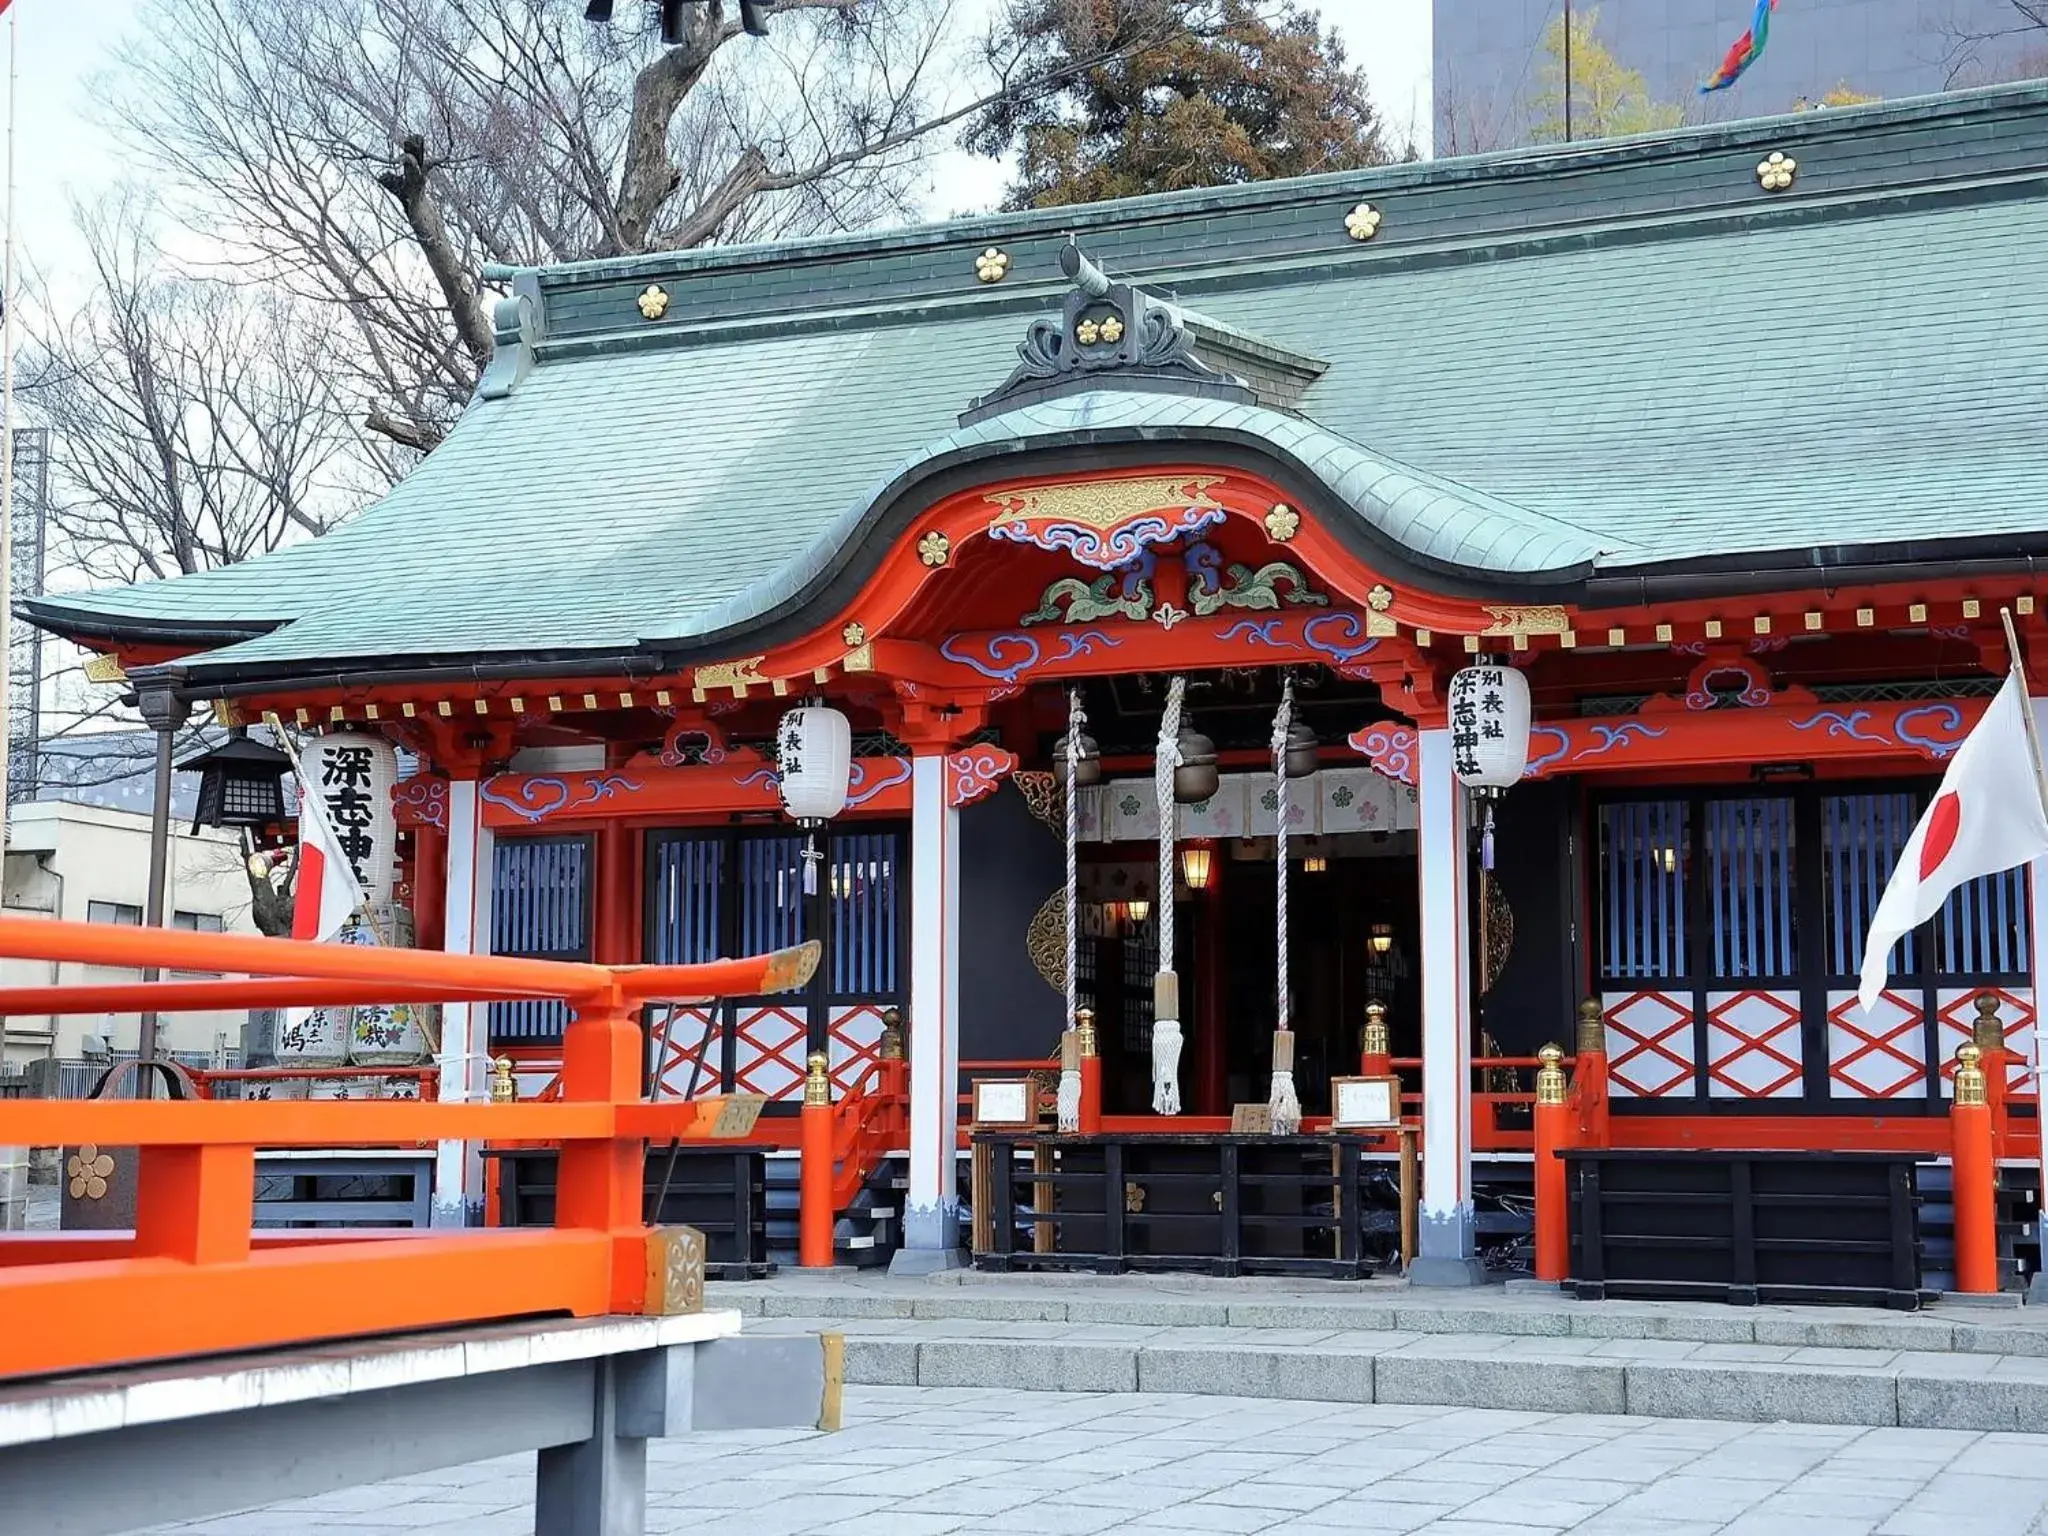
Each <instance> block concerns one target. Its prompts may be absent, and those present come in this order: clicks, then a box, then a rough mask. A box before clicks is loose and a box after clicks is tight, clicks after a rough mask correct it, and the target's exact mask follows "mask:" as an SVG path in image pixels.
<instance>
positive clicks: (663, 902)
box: [647, 836, 727, 965]
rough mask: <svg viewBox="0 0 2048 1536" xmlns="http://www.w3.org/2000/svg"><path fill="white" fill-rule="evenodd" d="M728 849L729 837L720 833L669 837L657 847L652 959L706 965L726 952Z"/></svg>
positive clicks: (652, 896)
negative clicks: (724, 940) (702, 835)
mask: <svg viewBox="0 0 2048 1536" xmlns="http://www.w3.org/2000/svg"><path fill="white" fill-rule="evenodd" d="M726 852H727V848H726V842H725V839H724V838H722V837H716V836H713V837H677V838H664V839H662V840H660V841H658V842H657V843H656V844H655V845H654V850H653V853H654V858H653V868H652V870H651V871H650V872H649V884H650V885H651V886H652V887H653V890H652V891H651V893H650V896H649V899H650V900H651V901H652V902H653V904H654V910H653V920H652V922H651V923H650V924H649V933H648V948H649V951H650V953H649V954H648V956H647V959H648V961H649V963H651V964H654V965H702V964H704V963H705V962H706V961H709V960H716V959H718V958H720V957H721V956H722V955H723V954H724V953H725V946H724V943H723V939H722V936H723V932H724V927H723V924H724V904H725V869H726Z"/></svg>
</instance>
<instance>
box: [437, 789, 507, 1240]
mask: <svg viewBox="0 0 2048 1536" xmlns="http://www.w3.org/2000/svg"><path fill="white" fill-rule="evenodd" d="M476 791H477V786H476V781H475V780H474V779H456V780H453V781H452V782H451V783H450V784H449V785H448V887H447V906H446V907H445V908H444V909H443V910H444V913H445V917H444V922H445V924H446V927H447V939H446V941H445V946H444V947H445V948H446V949H447V951H448V953H449V954H451V955H456V954H462V955H487V954H489V953H490V952H491V850H492V842H493V839H494V834H493V833H492V832H491V830H490V829H489V828H488V827H486V826H485V825H484V824H483V806H482V803H481V801H480V800H479V799H478V797H477V792H476ZM489 1008H490V1005H489V1004H488V1003H447V1004H444V1005H443V1006H442V1009H441V1054H440V1055H439V1056H438V1057H437V1058H436V1061H435V1064H436V1065H437V1066H438V1067H439V1068H440V1069H441V1101H442V1102H443V1103H444V1104H445V1103H461V1102H464V1101H465V1100H475V1099H481V1098H484V1097H486V1096H487V1094H488V1089H487V1087H486V1082H487V1068H488V1061H487V1051H488V1048H489V1045H490V1038H489V1032H488V1031H489V1024H488V1019H489ZM483 1200H484V1176H483V1159H482V1157H481V1156H480V1155H479V1154H478V1151H477V1149H476V1148H475V1147H474V1146H472V1145H471V1144H470V1143H468V1142H466V1141H444V1142H442V1143H441V1144H440V1146H439V1149H438V1150H437V1152H436V1153H435V1157H434V1225H435V1226H437V1227H461V1226H469V1225H472V1224H475V1223H478V1222H481V1221H482V1220H483Z"/></svg>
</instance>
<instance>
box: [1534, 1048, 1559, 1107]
mask: <svg viewBox="0 0 2048 1536" xmlns="http://www.w3.org/2000/svg"><path fill="white" fill-rule="evenodd" d="M1536 1059H1537V1060H1538V1061H1540V1062H1542V1063H1543V1065H1542V1066H1540V1067H1538V1068H1537V1069H1536V1102H1537V1103H1538V1104H1562V1103H1564V1101H1565V1081H1564V1048H1563V1047H1562V1046H1559V1045H1555V1044H1552V1045H1546V1046H1544V1047H1543V1049H1542V1050H1540V1051H1538V1052H1537V1053H1536Z"/></svg>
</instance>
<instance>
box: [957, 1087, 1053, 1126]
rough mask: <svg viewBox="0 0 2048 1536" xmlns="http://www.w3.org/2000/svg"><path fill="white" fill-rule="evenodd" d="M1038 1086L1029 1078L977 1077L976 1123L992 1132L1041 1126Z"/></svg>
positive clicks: (975, 1095) (974, 1120) (975, 1089)
mask: <svg viewBox="0 0 2048 1536" xmlns="http://www.w3.org/2000/svg"><path fill="white" fill-rule="evenodd" d="M1036 1086H1037V1085H1036V1084H1034V1083H1033V1082H1032V1080H1031V1079H1030V1078H1028V1077H977V1078H976V1079H975V1080H974V1115H973V1123H974V1124H975V1125H976V1126H978V1127H983V1128H988V1129H1000V1130H1020V1129H1021V1130H1028V1129H1030V1128H1031V1127H1032V1126H1034V1125H1036V1124H1038V1094H1037V1092H1036Z"/></svg>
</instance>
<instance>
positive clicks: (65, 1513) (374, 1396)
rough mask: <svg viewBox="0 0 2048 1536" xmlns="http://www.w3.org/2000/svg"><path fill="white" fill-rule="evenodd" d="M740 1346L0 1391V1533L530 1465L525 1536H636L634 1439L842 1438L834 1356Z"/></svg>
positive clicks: (422, 1344)
mask: <svg viewBox="0 0 2048 1536" xmlns="http://www.w3.org/2000/svg"><path fill="white" fill-rule="evenodd" d="M738 1328H739V1317H738V1315H737V1314H735V1313H731V1312H708V1313H698V1314H694V1315H689V1316H682V1317H670V1318H601V1319H591V1320H589V1321H585V1322H578V1323H542V1324H506V1325H500V1326H492V1327H484V1328H472V1329H464V1330H461V1331H458V1332H450V1333H432V1334H415V1335H408V1336H405V1337H402V1338H395V1339H371V1340H361V1341H355V1342H347V1343H340V1344H327V1345H323V1346H321V1347H319V1348H318V1349H309V1350H305V1351H295V1352H291V1353H285V1354H262V1355H250V1356H238V1357H233V1358H229V1359H223V1360H211V1361H209V1360H195V1361H184V1362H179V1363H176V1364H171V1365H165V1366H158V1367H153V1368H149V1369H145V1370H134V1371H122V1372H115V1373H112V1374H110V1375H98V1376H76V1377H67V1378H57V1379H54V1380H41V1381H33V1382H27V1383H21V1384H14V1383H0V1509H4V1510H5V1511H6V1512H7V1513H6V1517H5V1519H4V1521H0V1525H4V1528H5V1529H6V1530H8V1531H17V1530H18V1531H23V1532H28V1531H33V1532H35V1533H37V1536H107V1533H112V1532H118V1531H126V1530H133V1529H135V1528H137V1527H138V1526H146V1525H155V1524H158V1523H160V1522H164V1521H171V1520H195V1519H203V1518H205V1517H207V1516H210V1515H218V1514H224V1513H226V1512H228V1511H230V1510H237V1509H246V1508H251V1507H253V1506H257V1505H262V1504H269V1503H273V1502H275V1501H277V1500H280V1499H287V1498H299V1497H303V1496H305V1495H308V1494H319V1493H327V1492H331V1491H333V1490H335V1489H339V1488H346V1487H352V1486H355V1485H357V1484H361V1483H367V1482H378V1481H382V1480H385V1479H388V1478H393V1477H404V1476H408V1475H411V1474H415V1473H419V1472H425V1471H430V1470H433V1469H436V1468H441V1467H452V1466H462V1465H466V1464H468V1463H470V1462H475V1461H484V1460H489V1459H492V1458H495V1457H499V1456H504V1455H507V1454H510V1453H513V1452H520V1451H525V1452H535V1453H537V1455H536V1456H535V1463H534V1465H535V1505H536V1515H535V1523H534V1526H533V1529H534V1531H535V1532H536V1536H640V1533H641V1532H642V1531H644V1530H645V1528H646V1527H645V1506H646V1471H647V1442H648V1440H650V1439H659V1438H664V1437H668V1436H672V1435H682V1434H687V1433H689V1432H691V1431H693V1430H700V1429H707V1428H715V1429H725V1428H730V1427H734V1426H736V1425H746V1426H749V1427H757V1428H789V1429H811V1428H817V1427H825V1426H827V1425H829V1426H830V1427H836V1425H837V1420H838V1416H839V1407H838V1393H839V1380H840V1377H841V1375H842V1374H843V1366H842V1364H841V1363H840V1362H842V1361H843V1358H844V1356H843V1350H842V1348H841V1347H840V1346H839V1345H838V1344H837V1341H836V1340H835V1341H833V1342H832V1343H831V1344H829V1345H825V1346H822V1347H821V1344H820V1341H819V1340H818V1339H817V1338H815V1337H806V1338H802V1339H789V1338H753V1337H749V1338H739V1337H733V1336H732V1335H734V1334H736V1333H737V1331H738ZM337 1447H345V1448H346V1454H337V1452H336V1448H337ZM110 1467H113V1468H118V1469H119V1472H120V1475H118V1476H109V1475H108V1472H107V1469H108V1468H110Z"/></svg>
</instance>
